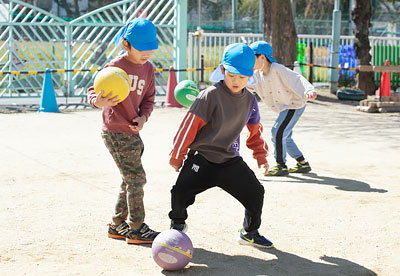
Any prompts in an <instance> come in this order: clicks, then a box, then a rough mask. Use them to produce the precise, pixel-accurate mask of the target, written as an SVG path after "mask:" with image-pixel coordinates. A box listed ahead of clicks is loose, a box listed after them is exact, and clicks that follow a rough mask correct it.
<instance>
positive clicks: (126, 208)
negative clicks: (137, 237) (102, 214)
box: [101, 132, 146, 229]
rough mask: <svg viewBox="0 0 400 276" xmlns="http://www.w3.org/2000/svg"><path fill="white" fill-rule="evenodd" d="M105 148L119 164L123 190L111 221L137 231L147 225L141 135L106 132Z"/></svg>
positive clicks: (104, 133) (104, 136)
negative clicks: (144, 224) (125, 222)
mask: <svg viewBox="0 0 400 276" xmlns="http://www.w3.org/2000/svg"><path fill="white" fill-rule="evenodd" d="M101 136H102V137H103V141H104V144H105V145H106V147H107V148H108V150H109V151H110V153H111V155H112V157H113V158H114V161H115V163H116V164H117V166H118V168H119V170H120V173H121V177H122V184H121V190H120V192H119V195H118V200H117V204H116V205H115V214H114V215H113V217H112V219H113V222H114V223H115V224H117V225H118V224H120V223H122V222H123V221H125V220H127V219H128V215H129V220H128V221H127V223H128V224H129V225H130V227H131V228H133V229H137V228H139V227H140V226H141V224H142V223H143V221H144V216H145V212H144V206H143V186H144V184H145V183H146V174H145V172H144V170H143V167H142V161H141V156H142V154H143V150H144V145H143V142H142V139H141V138H140V136H139V135H138V134H127V133H113V132H103V133H102V135H101Z"/></svg>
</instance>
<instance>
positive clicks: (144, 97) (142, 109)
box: [88, 56, 156, 134]
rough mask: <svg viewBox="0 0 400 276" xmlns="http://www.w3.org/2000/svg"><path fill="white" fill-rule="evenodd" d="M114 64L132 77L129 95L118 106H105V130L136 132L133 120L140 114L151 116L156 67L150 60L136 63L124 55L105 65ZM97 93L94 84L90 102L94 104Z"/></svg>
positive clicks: (90, 91) (90, 90)
mask: <svg viewBox="0 0 400 276" xmlns="http://www.w3.org/2000/svg"><path fill="white" fill-rule="evenodd" d="M109 66H114V67H119V68H121V69H122V70H124V71H125V72H126V73H127V74H128V76H129V79H130V92H129V95H128V97H127V98H126V99H125V100H124V101H122V102H120V103H119V104H117V105H116V106H107V107H103V126H102V130H103V131H110V132H115V133H130V134H136V133H138V132H137V131H133V130H131V129H130V128H129V125H131V124H132V120H133V119H134V118H136V117H139V116H143V115H144V116H146V119H148V118H149V117H150V114H151V113H152V111H153V108H154V99H155V94H156V88H155V76H154V67H153V65H152V64H151V63H150V62H146V63H145V64H134V63H132V62H130V61H129V60H127V59H126V58H125V57H124V56H119V57H117V58H115V59H113V60H112V61H110V62H109V63H108V64H107V65H106V66H105V67H109ZM96 97H97V95H96V93H95V92H94V88H93V86H91V87H90V88H89V89H88V99H89V103H90V104H91V105H93V106H94V102H95V100H96Z"/></svg>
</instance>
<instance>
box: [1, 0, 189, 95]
mask: <svg viewBox="0 0 400 276" xmlns="http://www.w3.org/2000/svg"><path fill="white" fill-rule="evenodd" d="M179 1H180V0H148V1H147V0H146V1H142V0H133V1H132V0H124V1H119V2H115V3H113V4H110V5H108V6H105V7H102V8H100V9H98V10H95V11H93V12H90V13H88V14H85V15H83V16H81V17H79V18H76V19H74V20H72V21H65V20H63V19H62V18H59V17H57V16H55V15H53V14H51V13H49V12H46V11H44V10H42V9H39V8H37V7H35V6H32V5H30V4H28V3H25V2H22V1H18V0H9V1H5V0H0V72H10V71H15V72H24V73H26V72H31V73H27V74H20V73H15V74H2V75H1V74H0V98H2V97H3V98H9V97H38V96H40V91H41V87H42V84H43V78H44V74H38V73H37V72H38V71H40V72H43V71H44V70H46V68H49V69H68V71H65V72H59V73H53V74H52V78H53V82H54V87H55V91H56V94H57V96H70V97H73V96H78V97H85V95H86V90H87V88H88V86H90V85H91V84H92V80H93V78H94V76H95V73H93V71H90V70H86V71H79V69H94V68H101V67H103V66H104V65H105V63H107V62H108V61H110V60H111V59H112V58H113V57H115V56H116V55H118V54H119V53H122V52H121V48H118V47H115V45H114V42H113V37H114V36H115V34H116V33H117V32H118V30H119V29H120V28H121V27H122V26H124V25H125V24H126V22H128V21H130V20H132V19H133V18H135V17H146V18H147V19H149V20H151V21H152V22H153V23H154V25H155V26H156V28H157V34H158V35H157V39H158V42H159V50H158V51H156V52H155V54H154V56H153V58H152V60H151V61H152V62H153V64H154V66H155V67H156V68H160V67H161V68H168V67H169V66H170V65H172V64H174V63H175V61H176V60H177V54H176V53H175V51H174V43H179V42H180V40H179V39H181V38H177V37H178V34H179V33H178V30H177V29H178V23H179V20H180V19H179V18H178V13H179V11H178V8H179V7H181V6H180V2H179ZM181 2H182V1H181ZM185 16H186V15H185ZM184 37H185V39H184V40H185V43H186V32H185V36H184ZM181 40H182V39H181ZM75 69H76V71H74V70H75ZM35 72H36V73H35ZM167 79H168V72H158V73H157V76H156V84H157V92H158V93H159V94H163V93H165V84H166V82H167Z"/></svg>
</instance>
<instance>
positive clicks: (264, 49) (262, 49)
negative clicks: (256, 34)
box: [250, 41, 276, 62]
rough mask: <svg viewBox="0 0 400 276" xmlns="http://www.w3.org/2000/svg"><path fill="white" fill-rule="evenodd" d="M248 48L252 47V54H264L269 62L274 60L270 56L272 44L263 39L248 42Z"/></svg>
mask: <svg viewBox="0 0 400 276" xmlns="http://www.w3.org/2000/svg"><path fill="white" fill-rule="evenodd" d="M250 48H251V49H253V51H254V54H260V55H264V56H266V57H267V58H268V60H269V61H270V62H276V60H275V59H274V58H273V57H272V46H271V45H270V44H269V43H268V42H265V41H256V42H253V43H251V44H250Z"/></svg>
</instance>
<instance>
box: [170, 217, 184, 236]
mask: <svg viewBox="0 0 400 276" xmlns="http://www.w3.org/2000/svg"><path fill="white" fill-rule="evenodd" d="M170 229H175V230H178V231H181V232H183V233H186V231H187V229H188V226H187V224H186V223H175V222H174V221H173V220H171V227H170Z"/></svg>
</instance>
